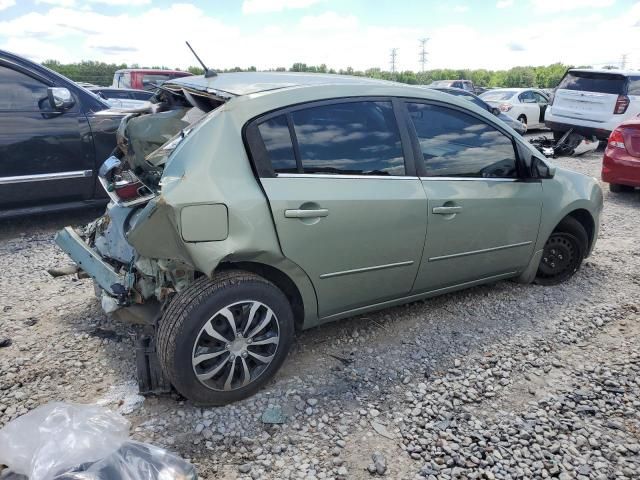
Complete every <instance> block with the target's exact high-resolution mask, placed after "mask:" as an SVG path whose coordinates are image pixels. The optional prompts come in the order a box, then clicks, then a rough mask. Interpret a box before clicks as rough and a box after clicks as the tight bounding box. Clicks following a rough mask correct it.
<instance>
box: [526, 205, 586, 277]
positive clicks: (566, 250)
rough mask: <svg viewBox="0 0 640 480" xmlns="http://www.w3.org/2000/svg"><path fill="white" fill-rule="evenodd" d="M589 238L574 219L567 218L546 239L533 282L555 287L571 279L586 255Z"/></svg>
mask: <svg viewBox="0 0 640 480" xmlns="http://www.w3.org/2000/svg"><path fill="white" fill-rule="evenodd" d="M588 245H589V237H588V236H587V232H586V231H585V229H584V227H583V226H582V225H581V224H580V222H578V221H577V220H576V219H574V218H571V217H567V218H565V219H564V220H562V222H560V224H559V225H558V226H557V227H556V229H555V230H554V231H553V233H552V234H551V235H550V236H549V238H548V239H547V242H546V243H545V245H544V249H543V252H542V259H541V260H540V265H539V266H538V272H537V274H536V279H535V282H536V283H538V284H540V285H557V284H558V283H562V282H564V281H566V280H568V279H569V278H571V277H572V276H573V275H574V274H575V273H576V272H577V271H578V269H579V268H580V265H581V264H582V260H584V256H585V255H586V253H587V248H588Z"/></svg>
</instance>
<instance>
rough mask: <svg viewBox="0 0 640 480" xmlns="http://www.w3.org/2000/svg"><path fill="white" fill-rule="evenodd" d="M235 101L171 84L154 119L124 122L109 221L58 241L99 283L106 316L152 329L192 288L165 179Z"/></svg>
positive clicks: (105, 171)
mask: <svg viewBox="0 0 640 480" xmlns="http://www.w3.org/2000/svg"><path fill="white" fill-rule="evenodd" d="M230 97H231V96H230V95H225V94H224V93H223V92H215V91H198V90H196V89H193V88H190V87H185V86H181V85H179V84H168V85H165V86H163V87H162V88H161V89H160V91H159V92H158V93H157V94H156V96H155V97H154V99H153V103H152V107H151V108H150V109H149V110H148V111H146V112H137V113H133V114H130V115H128V116H126V117H125V118H124V119H123V120H122V123H121V124H120V127H119V129H118V134H117V147H116V149H115V150H114V152H113V154H112V156H111V157H109V158H108V159H107V160H106V161H105V162H104V163H103V165H102V167H101V168H100V171H99V181H100V183H101V185H102V187H103V188H104V189H105V191H106V192H107V194H108V195H109V197H110V199H111V202H110V203H109V205H108V207H107V210H106V212H105V214H104V215H103V216H101V217H100V218H98V219H96V220H95V221H93V222H91V223H89V224H88V225H86V226H85V227H84V228H82V229H79V230H75V229H73V228H72V227H65V228H64V229H62V230H61V231H59V232H58V233H57V235H56V238H55V241H56V243H57V244H58V245H59V246H60V248H61V249H62V250H64V251H65V252H66V253H67V254H68V255H69V256H70V257H71V258H72V259H73V260H74V261H75V262H76V264H77V265H78V266H79V267H80V268H81V269H82V270H83V271H84V272H86V273H87V274H88V275H89V276H90V277H91V278H93V280H94V281H95V284H96V293H97V294H98V295H99V296H100V298H101V304H102V308H103V310H104V311H105V312H107V313H113V312H117V313H118V314H119V316H120V317H121V318H124V319H126V320H129V321H134V322H138V323H151V322H153V320H155V318H156V317H157V316H158V314H159V312H160V309H161V305H162V303H163V302H165V301H166V300H168V299H169V298H170V296H171V295H172V294H173V293H175V292H179V291H181V290H182V289H183V288H185V287H186V286H188V285H189V284H190V283H191V282H193V280H194V278H195V276H196V272H195V270H194V267H193V265H192V264H191V262H190V261H189V256H188V254H186V252H185V248H184V243H183V239H182V238H181V236H180V233H179V231H180V229H179V228H178V227H177V225H176V222H177V220H176V215H175V212H173V211H172V208H171V206H169V205H167V203H166V202H165V201H164V199H163V195H162V193H163V192H162V187H163V173H164V170H165V167H166V165H167V163H168V162H170V160H171V157H172V154H173V152H174V151H175V150H176V148H177V147H178V146H179V145H180V143H181V142H182V141H183V140H184V139H185V138H186V137H187V136H188V135H189V134H190V133H191V131H192V130H193V129H194V128H196V127H197V125H198V124H199V123H200V122H202V121H203V120H204V119H205V118H206V117H207V115H208V114H209V113H210V112H212V111H213V110H215V109H216V108H218V107H219V106H221V105H222V104H223V103H225V101H226V100H228V99H229V98H230ZM165 180H166V179H165ZM169 180H170V179H169ZM225 214H226V212H225ZM148 252H152V255H145V253H148ZM125 307H126V308H125Z"/></svg>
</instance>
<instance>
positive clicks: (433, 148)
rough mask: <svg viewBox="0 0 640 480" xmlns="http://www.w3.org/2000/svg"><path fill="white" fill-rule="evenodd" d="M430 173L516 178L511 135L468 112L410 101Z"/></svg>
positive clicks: (441, 175) (426, 167)
mask: <svg viewBox="0 0 640 480" xmlns="http://www.w3.org/2000/svg"><path fill="white" fill-rule="evenodd" d="M407 106H408V108H409V115H410V117H411V119H412V121H413V125H414V127H415V130H416V134H417V136H418V141H419V142H420V149H421V150H422V156H423V159H424V166H425V170H426V174H427V176H428V177H477V178H516V177H517V168H516V155H515V150H514V147H513V143H512V141H511V139H510V138H509V137H507V136H506V135H504V134H503V133H502V132H500V131H499V130H497V129H496V128H494V127H493V126H491V125H489V124H488V123H485V122H484V121H482V120H480V119H477V118H475V117H473V116H471V115H467V114H466V113H462V112H460V111H458V110H454V109H451V108H447V107H440V106H436V105H427V104H422V103H409V104H407Z"/></svg>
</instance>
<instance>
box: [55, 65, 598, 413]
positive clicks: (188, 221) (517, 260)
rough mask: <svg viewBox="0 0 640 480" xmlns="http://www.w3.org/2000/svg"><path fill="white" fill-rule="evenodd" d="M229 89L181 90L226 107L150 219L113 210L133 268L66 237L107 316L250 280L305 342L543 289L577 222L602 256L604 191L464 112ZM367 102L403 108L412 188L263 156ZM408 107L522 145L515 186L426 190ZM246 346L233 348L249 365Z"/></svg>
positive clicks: (302, 87)
mask: <svg viewBox="0 0 640 480" xmlns="http://www.w3.org/2000/svg"><path fill="white" fill-rule="evenodd" d="M225 75H227V74H221V75H220V76H218V77H213V78H203V77H187V78H186V79H182V80H177V81H174V82H172V84H171V85H172V86H173V88H174V89H182V91H183V92H187V93H185V95H186V96H187V97H188V96H189V94H192V95H195V94H197V93H200V94H201V95H205V94H208V95H210V96H211V97H212V98H214V100H215V102H219V104H216V103H215V102H214V105H216V107H217V108H213V109H212V111H210V112H209V113H207V114H206V115H205V116H204V117H203V118H202V119H200V120H199V121H198V122H196V123H194V124H193V126H192V127H191V128H190V130H189V131H188V133H186V134H185V133H184V132H183V133H182V134H181V137H180V138H179V139H178V140H177V141H174V143H175V144H177V146H175V147H174V148H171V149H170V150H169V149H167V150H169V152H170V153H169V154H168V155H167V156H166V158H165V159H164V160H163V162H164V165H163V167H162V170H161V180H160V181H159V184H158V187H157V188H156V189H153V188H152V189H151V190H153V193H152V194H151V195H149V197H150V199H148V200H146V203H144V202H140V203H137V204H135V205H131V206H129V205H126V204H124V203H125V202H123V205H118V204H115V205H111V206H110V213H109V215H110V218H111V223H114V221H118V220H114V219H118V218H124V217H126V221H125V220H121V223H122V226H121V228H120V229H119V231H120V235H119V236H117V235H116V236H113V232H111V234H110V235H112V237H111V239H110V243H111V244H113V243H114V239H117V240H118V241H120V242H125V243H126V244H127V245H124V244H123V245H124V247H126V248H128V249H130V251H131V252H132V253H131V261H130V262H129V264H128V265H125V263H123V262H117V261H114V260H113V256H110V254H106V255H105V252H104V249H103V250H102V251H100V249H96V245H95V243H94V242H95V238H96V237H97V236H98V235H99V233H98V234H96V233H95V230H96V226H95V225H94V226H93V228H92V231H91V232H90V235H89V236H91V235H93V237H92V238H93V239H92V240H88V239H85V240H86V243H85V240H82V239H80V238H79V237H78V235H77V234H75V232H73V231H72V230H71V229H69V228H67V229H65V230H63V231H61V232H60V234H59V235H58V238H57V241H58V243H59V245H60V246H61V247H62V248H63V249H64V250H65V251H67V252H68V253H69V254H70V255H71V256H72V257H73V258H74V260H76V262H78V263H80V264H81V267H82V268H84V269H85V270H86V271H87V272H88V273H89V274H90V275H91V276H92V277H93V278H94V279H95V280H96V282H97V283H98V284H99V285H100V286H101V288H102V289H103V291H104V292H106V295H105V294H104V293H103V305H104V304H105V297H106V299H107V303H108V304H109V302H111V303H110V305H111V310H114V309H117V310H118V311H119V313H126V311H127V310H134V309H135V308H136V307H140V306H141V305H144V306H145V307H146V308H148V310H147V311H146V313H145V315H147V316H148V315H149V312H152V313H151V315H158V312H160V305H162V303H164V305H165V308H166V305H167V304H171V303H175V301H174V299H175V298H176V297H180V296H183V297H184V296H185V295H189V293H188V292H192V291H193V289H194V288H195V287H193V285H194V284H197V283H198V281H200V282H202V281H203V280H202V279H203V278H205V277H206V278H208V279H211V281H214V280H215V279H216V276H217V275H220V274H221V272H225V274H228V272H230V271H239V272H240V271H241V272H249V273H251V274H253V275H256V276H259V277H260V278H262V279H264V280H266V281H267V282H269V283H270V284H271V285H273V286H275V288H277V289H278V290H279V291H281V292H282V293H283V295H284V296H285V297H286V299H287V301H288V303H289V305H290V306H291V313H292V318H293V320H294V322H295V326H296V328H298V329H306V328H310V327H314V326H316V325H319V324H322V323H325V322H329V321H333V320H337V319H341V318H345V317H349V316H352V315H356V314H359V313H364V312H368V311H372V310H377V309H380V308H384V307H388V306H392V305H397V304H401V303H406V302H411V301H414V300H418V299H423V298H427V297H431V296H435V295H439V294H442V293H445V292H450V291H454V290H458V289H461V288H466V287H470V286H473V285H478V284H482V283H487V282H493V281H497V280H500V279H506V278H513V279H516V280H518V281H520V282H524V283H527V282H531V281H533V280H534V279H535V278H536V274H537V272H538V269H539V265H540V262H541V259H542V258H543V253H544V252H545V244H546V243H547V241H548V240H549V239H550V237H551V236H552V233H553V232H554V231H557V229H558V226H559V225H561V224H563V222H565V223H566V222H567V221H568V220H566V219H567V218H571V219H572V220H571V221H572V222H574V223H575V222H577V223H579V225H580V228H582V229H583V231H584V234H586V240H583V243H584V245H579V247H580V249H581V252H580V259H579V260H580V261H581V260H582V258H584V257H586V256H588V255H589V254H590V252H591V250H592V249H593V246H594V243H595V240H596V238H597V234H598V225H599V215H600V212H601V209H602V192H601V189H600V187H599V185H598V183H597V182H596V181H595V180H594V179H593V178H590V177H587V176H584V175H581V174H578V173H575V172H572V171H569V170H565V169H562V168H558V167H553V166H550V165H548V164H547V162H548V161H547V160H546V159H544V157H541V155H540V154H539V153H538V152H537V151H536V150H535V149H534V148H532V147H531V145H529V144H528V143H527V142H526V141H524V140H523V139H522V137H521V136H520V135H518V134H516V133H515V132H514V131H513V130H511V129H510V128H509V127H508V126H506V125H505V124H503V123H502V122H500V121H499V120H498V119H496V117H495V116H493V115H490V114H489V113H488V112H486V111H484V110H482V109H480V108H478V107H476V106H474V105H472V104H470V103H469V102H467V101H465V100H459V99H457V98H456V97H453V96H449V95H446V94H442V93H439V92H436V91H431V90H428V89H424V88H419V87H411V86H407V85H400V84H394V83H391V82H380V81H371V80H367V79H358V78H355V79H340V77H336V76H315V77H314V76H309V75H300V76H295V75H281V76H278V74H253V75H254V77H252V76H251V75H252V74H236V75H237V76H236V77H231V78H230V77H225ZM255 76H259V77H255ZM356 100H359V101H373V102H388V104H389V105H392V107H393V112H394V116H395V119H396V121H397V122H398V125H399V127H398V128H399V134H400V137H401V140H402V145H401V146H402V152H403V157H404V167H405V173H404V174H402V175H348V174H347V175H336V174H317V173H316V174H314V173H311V174H305V173H297V172H294V173H274V171H273V169H272V168H271V167H270V164H269V163H268V158H266V157H267V153H266V150H265V144H264V143H261V142H260V132H259V131H258V125H259V124H260V123H261V122H263V121H265V119H269V118H273V117H275V116H278V115H286V114H287V113H290V112H295V111H297V110H300V109H305V108H309V107H313V106H315V105H320V106H321V105H332V104H335V103H336V102H338V103H340V102H347V103H348V102H353V101H356ZM405 102H418V103H420V102H426V103H427V104H431V105H437V106H441V107H445V108H451V109H455V110H457V111H460V112H465V114H468V115H471V116H472V117H473V118H475V119H476V120H477V121H480V122H484V123H486V124H487V125H488V126H489V127H491V128H495V129H496V131H499V132H500V134H501V135H504V136H505V138H509V139H510V141H511V142H512V143H513V147H514V149H515V152H516V153H515V155H516V158H517V162H519V163H518V176H517V178H482V177H476V178H473V177H429V176H425V175H423V174H421V173H422V169H421V167H420V163H421V161H422V159H419V157H418V155H419V154H420V145H419V144H417V140H416V137H415V134H414V133H412V132H413V131H412V127H411V123H410V122H411V119H410V116H409V114H408V113H407V110H406V107H405ZM192 103H193V102H192ZM151 117H152V116H151ZM290 128H291V127H290ZM172 133H176V132H172ZM174 140H175V137H174ZM172 147H173V145H172ZM134 203H135V202H134ZM118 210H124V211H126V214H118V212H117V211H118ZM97 228H98V230H100V228H101V227H100V226H98V227H97ZM112 228H113V226H112ZM581 235H583V233H579V234H575V235H574V236H578V237H580V236H581ZM85 236H86V232H85ZM109 257H110V258H109ZM546 260H547V259H546V257H545V261H546ZM577 265H578V266H579V261H578V264H577ZM105 269H106V270H108V272H107V271H106V270H105ZM575 269H577V266H576V267H575ZM575 269H574V270H575ZM570 273H571V274H572V273H573V272H570ZM569 276H570V275H569ZM114 285H117V288H115V287H114ZM185 292H186V293H185ZM110 299H112V300H113V301H110ZM203 308H204V307H203ZM185 309H186V310H188V308H187V307H184V308H183V310H185ZM163 311H164V310H163ZM175 315H177V313H175ZM162 321H163V320H160V322H162ZM181 321H182V320H181ZM186 321H188V320H186ZM194 321H195V320H194ZM279 328H282V325H280V327H279ZM234 332H235V327H234ZM241 343H242V342H239V343H238V344H237V345H235V344H234V345H233V346H231V345H230V344H228V345H227V347H228V348H231V349H232V350H233V348H236V347H238V349H239V350H238V352H240V351H243V352H244V350H242V348H245V347H246V345H244V344H242V345H241ZM232 347H233V348H232ZM163 348H164V347H163ZM198 348H199V347H198ZM278 348H280V346H278ZM283 348H284V346H283ZM195 351H196V350H195V347H194V353H193V355H194V356H195V355H196V353H195ZM285 353H286V352H285ZM232 356H233V355H232ZM194 358H195V357H194ZM234 358H235V357H234ZM238 358H239V357H238ZM194 362H195V361H194ZM161 363H162V362H161ZM169 363H171V360H169ZM234 365H235V364H234ZM243 365H245V364H244V363H243ZM174 366H175V365H174ZM167 368H168V369H169V370H170V368H169V367H167ZM195 368H196V367H195V363H194V369H195ZM231 368H232V370H233V368H235V367H231ZM238 369H240V367H238ZM165 373H166V372H165ZM174 373H175V372H174ZM232 374H233V372H232ZM271 374H272V373H271V372H268V375H271ZM168 375H169V377H170V378H173V377H172V375H171V374H170V373H168ZM233 375H235V374H233ZM265 375H267V374H264V375H262V376H263V377H264V376H265ZM264 381H265V379H264V378H262V379H261V380H260V382H257V383H260V385H261V384H262V383H264ZM174 383H175V382H174ZM232 383H233V382H232V381H229V382H227V384H225V387H226V386H232ZM257 383H256V385H257ZM249 386H251V385H249ZM249 386H247V385H242V388H245V387H247V388H246V391H245V390H243V392H244V393H238V394H237V395H236V396H224V395H223V396H221V395H222V394H221V393H219V392H217V391H216V390H215V389H214V390H212V392H213V393H211V396H209V397H208V396H207V395H206V392H205V393H202V392H200V393H198V392H195V393H194V392H191V391H189V388H191V387H188V386H184V385H183V386H182V393H183V394H185V395H187V396H188V397H190V398H192V399H193V400H194V401H197V402H199V403H224V402H226V401H231V400H235V399H237V398H242V397H243V396H246V395H247V394H250V393H251V392H252V391H253V390H252V389H251V388H248V387H249ZM258 386H259V385H258ZM242 388H240V387H239V388H238V389H239V390H242ZM256 388H257V387H256ZM179 389H180V388H179ZM225 390H227V388H225ZM231 390H234V389H233V388H231ZM234 391H235V390H234Z"/></svg>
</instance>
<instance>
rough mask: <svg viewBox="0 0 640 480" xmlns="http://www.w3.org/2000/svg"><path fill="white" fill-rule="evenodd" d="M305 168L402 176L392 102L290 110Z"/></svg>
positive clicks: (331, 172) (401, 155)
mask: <svg viewBox="0 0 640 480" xmlns="http://www.w3.org/2000/svg"><path fill="white" fill-rule="evenodd" d="M291 118H292V120H293V126H294V130H295V134H296V138H297V141H298V148H299V151H300V159H301V161H302V168H303V170H304V172H305V173H318V174H322V173H324V174H338V175H403V174H404V171H405V170H404V156H403V153H402V144H401V142H400V132H399V131H398V126H397V124H396V119H395V115H394V113H393V107H392V105H391V102H372V101H364V102H348V103H337V104H333V105H323V106H319V107H312V108H306V109H304V110H297V111H294V112H292V113H291Z"/></svg>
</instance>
